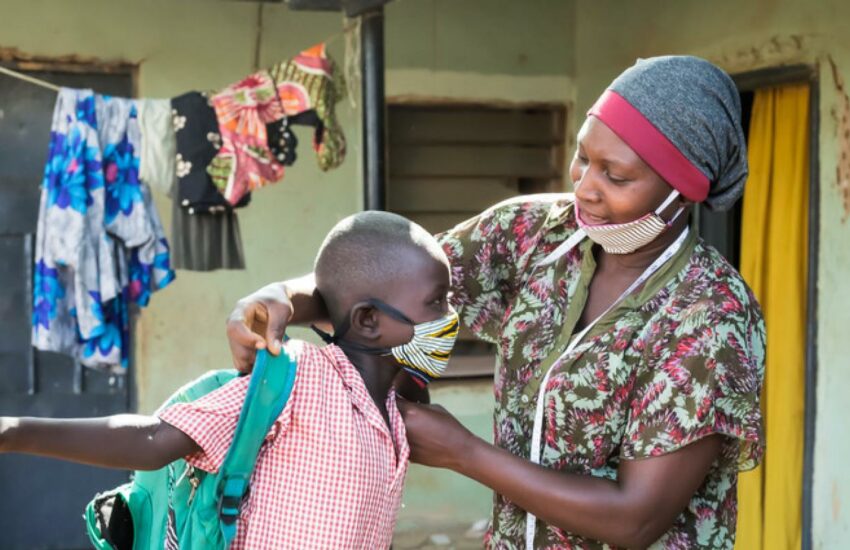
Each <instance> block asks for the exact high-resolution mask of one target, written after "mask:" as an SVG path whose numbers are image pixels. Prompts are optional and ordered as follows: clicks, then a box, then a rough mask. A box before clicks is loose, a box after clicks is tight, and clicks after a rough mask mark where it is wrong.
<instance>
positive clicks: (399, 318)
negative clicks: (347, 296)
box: [366, 298, 416, 325]
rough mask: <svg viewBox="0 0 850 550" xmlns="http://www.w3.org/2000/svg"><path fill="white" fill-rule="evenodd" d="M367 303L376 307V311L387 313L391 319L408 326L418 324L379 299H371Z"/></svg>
mask: <svg viewBox="0 0 850 550" xmlns="http://www.w3.org/2000/svg"><path fill="white" fill-rule="evenodd" d="M366 303H367V304H369V305H370V306H372V307H374V308H375V309H378V310H380V311H383V312H384V313H386V314H387V315H389V316H390V317H392V318H393V319H395V320H396V321H401V322H402V323H407V324H408V325H415V324H416V323H414V322H413V321H412V320H411V319H410V317H408V316H407V315H405V314H404V313H402V312H400V311H399V310H397V309H396V308H394V307H393V306H391V305H389V304H388V303H386V302H383V301H381V300H379V299H377V298H370V299H369V300H366Z"/></svg>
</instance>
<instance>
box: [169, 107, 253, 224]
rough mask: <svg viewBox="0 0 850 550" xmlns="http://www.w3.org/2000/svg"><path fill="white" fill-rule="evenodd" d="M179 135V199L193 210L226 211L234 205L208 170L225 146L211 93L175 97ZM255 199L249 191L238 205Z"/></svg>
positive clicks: (185, 206)
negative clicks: (216, 184)
mask: <svg viewBox="0 0 850 550" xmlns="http://www.w3.org/2000/svg"><path fill="white" fill-rule="evenodd" d="M171 109H172V115H173V117H174V130H175V135H176V138H177V163H176V168H177V200H178V201H179V203H180V206H182V207H184V208H186V209H189V210H190V212H191V213H193V214H194V213H198V212H204V211H206V212H223V211H224V210H225V209H228V210H229V209H231V208H233V207H232V206H231V204H230V203H229V202H227V200H226V199H225V198H224V195H222V194H221V192H220V191H219V190H218V188H217V187H216V186H215V184H214V183H213V181H212V178H210V176H209V174H208V173H207V166H209V164H210V162H212V159H213V158H215V156H216V154H218V149H219V148H220V147H221V133H220V132H219V129H218V119H217V118H216V116H215V109H213V108H212V107H211V106H210V104H209V100H208V99H207V97H206V96H205V95H204V94H202V93H200V92H188V93H185V94H183V95H181V96H178V97H175V98H173V99H172V100H171ZM250 201H251V197H250V194H247V193H246V194H245V196H244V197H243V198H242V200H240V201H239V204H237V205H236V206H235V208H241V207H243V206H246V205H247V204H248V203H249V202H250Z"/></svg>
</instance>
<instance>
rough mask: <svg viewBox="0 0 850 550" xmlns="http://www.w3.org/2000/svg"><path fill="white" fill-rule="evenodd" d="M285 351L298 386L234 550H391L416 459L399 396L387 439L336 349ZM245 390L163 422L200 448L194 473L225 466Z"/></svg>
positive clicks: (233, 388)
mask: <svg viewBox="0 0 850 550" xmlns="http://www.w3.org/2000/svg"><path fill="white" fill-rule="evenodd" d="M286 348H287V351H288V352H289V353H290V354H295V357H297V362H298V370H297V375H296V380H295V386H294V388H293V391H292V395H291V397H290V399H289V402H288V403H287V404H286V407H285V408H284V410H283V412H282V413H281V415H280V417H279V418H278V419H277V420H276V421H275V423H274V425H273V426H272V429H271V430H270V431H269V434H268V435H267V436H266V442H265V444H264V445H263V447H262V449H261V450H260V454H259V456H258V457H257V464H256V467H255V469H254V475H253V477H252V478H251V490H250V493H249V495H248V498H247V499H246V501H245V503H244V504H243V508H242V513H241V515H240V519H239V526H238V530H237V534H236V539H235V540H234V543H233V546H232V547H231V548H250V549H252V550H253V549H271V548H293V549H296V548H297V549H299V550H303V549H311V550H312V549H325V548H327V549H368V550H375V549H380V548H388V547H389V546H390V543H391V541H392V534H393V528H394V527H395V521H396V515H397V512H398V508H399V504H400V503H401V494H402V488H403V485H404V476H405V473H406V471H407V463H408V457H409V455H410V449H409V447H408V445H407V437H406V434H405V430H404V423H403V422H402V418H401V414H400V413H399V411H398V408H397V407H396V401H395V393H392V392H391V393H390V395H389V396H388V397H387V410H388V412H389V417H390V424H391V426H392V433H390V429H389V428H388V426H387V424H386V422H385V421H384V419H383V417H382V415H381V413H380V411H379V410H378V407H377V406H376V405H375V403H374V401H372V398H371V397H370V396H369V393H368V391H367V390H366V386H365V385H364V383H363V379H362V378H361V377H360V374H359V373H358V372H357V370H356V369H355V368H354V365H352V364H351V362H350V361H349V360H348V358H347V357H346V356H345V354H344V353H343V352H342V350H341V349H340V348H338V347H337V346H332V345H331V346H327V347H324V348H318V347H316V346H314V345H312V344H308V343H305V342H298V341H294V340H290V341H289V342H288V343H287V344H286ZM247 389H248V378H247V377H241V378H238V379H236V380H233V381H231V382H230V383H228V384H226V385H224V386H222V387H221V388H219V389H217V390H215V391H213V392H211V393H209V394H208V395H206V396H204V397H203V398H201V399H198V400H197V401H194V402H192V403H180V404H176V405H173V406H171V407H169V408H168V409H166V410H164V411H162V412H161V413H160V415H159V416H160V418H161V419H162V420H163V421H165V422H167V423H169V424H171V425H172V426H175V427H176V428H178V429H179V430H180V431H182V432H184V433H186V434H187V435H188V436H189V437H191V438H192V439H193V440H194V441H195V442H196V443H197V444H198V445H199V446H200V447H201V451H199V452H197V453H195V454H193V455H191V456H189V457H187V458H186V460H187V461H188V462H189V463H190V464H192V465H193V466H195V467H197V468H200V469H202V470H205V471H209V472H215V471H217V469H218V468H219V467H220V466H221V463H222V461H223V460H224V456H225V454H226V453H227V449H228V447H229V446H230V443H231V441H232V440H233V433H234V430H235V428H236V422H237V419H238V417H239V412H240V410H241V408H242V402H243V401H244V399H245V394H246V391H247Z"/></svg>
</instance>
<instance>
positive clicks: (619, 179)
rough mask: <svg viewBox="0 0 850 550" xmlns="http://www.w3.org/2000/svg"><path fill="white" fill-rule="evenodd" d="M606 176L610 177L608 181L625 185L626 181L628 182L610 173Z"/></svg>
mask: <svg viewBox="0 0 850 550" xmlns="http://www.w3.org/2000/svg"><path fill="white" fill-rule="evenodd" d="M605 175H606V176H608V179H609V180H611V181H612V182H614V183H625V182H626V181H628V180H627V179H626V178H619V177H617V176H614V175H611V174H609V173H608V172H606V173H605Z"/></svg>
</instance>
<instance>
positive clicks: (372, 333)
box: [349, 302, 381, 340]
mask: <svg viewBox="0 0 850 550" xmlns="http://www.w3.org/2000/svg"><path fill="white" fill-rule="evenodd" d="M350 315H351V317H350V318H349V321H350V323H351V328H350V329H349V330H350V331H351V332H353V333H354V334H355V335H357V336H358V337H359V338H362V339H364V340H378V339H379V338H380V337H381V326H380V320H379V317H380V316H379V315H378V310H377V308H375V306H373V305H372V304H370V303H368V302H358V303H356V304H354V307H352V308H351V313H350Z"/></svg>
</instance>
